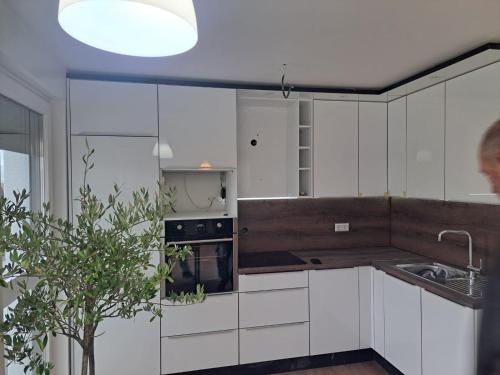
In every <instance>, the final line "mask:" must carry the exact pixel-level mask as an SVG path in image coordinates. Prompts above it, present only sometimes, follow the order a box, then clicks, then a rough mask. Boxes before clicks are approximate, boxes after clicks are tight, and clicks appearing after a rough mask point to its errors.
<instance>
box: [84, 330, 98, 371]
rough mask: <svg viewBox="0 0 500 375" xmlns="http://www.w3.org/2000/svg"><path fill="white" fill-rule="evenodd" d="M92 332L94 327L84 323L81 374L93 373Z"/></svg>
mask: <svg viewBox="0 0 500 375" xmlns="http://www.w3.org/2000/svg"><path fill="white" fill-rule="evenodd" d="M94 333H95V328H94V327H93V326H92V325H86V326H85V327H84V329H83V347H82V349H83V356H82V372H81V375H95V357H94Z"/></svg>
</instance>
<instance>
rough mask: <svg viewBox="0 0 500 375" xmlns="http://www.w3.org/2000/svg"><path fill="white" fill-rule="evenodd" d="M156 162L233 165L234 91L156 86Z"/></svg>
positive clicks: (175, 165) (195, 166) (173, 166)
mask: <svg viewBox="0 0 500 375" xmlns="http://www.w3.org/2000/svg"><path fill="white" fill-rule="evenodd" d="M158 94H159V115H160V166H161V168H164V169H199V168H213V169H232V168H236V159H237V158H236V91H235V90H232V89H218V88H206V87H186V86H166V85H160V86H159V87H158Z"/></svg>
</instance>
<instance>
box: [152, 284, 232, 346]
mask: <svg viewBox="0 0 500 375" xmlns="http://www.w3.org/2000/svg"><path fill="white" fill-rule="evenodd" d="M162 312H163V318H162V325H161V335H162V336H175V335H185V334H190V333H200V332H210V331H223V330H230V329H237V328H238V294H237V293H230V294H217V295H210V296H207V299H206V300H205V301H204V302H202V303H196V304H190V305H185V304H174V305H166V306H163V307H162Z"/></svg>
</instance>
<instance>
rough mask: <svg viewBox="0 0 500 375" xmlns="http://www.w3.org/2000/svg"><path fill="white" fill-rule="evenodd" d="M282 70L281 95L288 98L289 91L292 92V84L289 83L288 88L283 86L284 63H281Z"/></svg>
mask: <svg viewBox="0 0 500 375" xmlns="http://www.w3.org/2000/svg"><path fill="white" fill-rule="evenodd" d="M281 70H282V73H283V74H282V76H281V93H282V94H283V97H284V98H285V99H288V97H289V96H290V93H291V92H292V89H293V85H290V86H289V87H288V89H287V88H286V87H285V86H286V84H285V76H286V64H283V67H282V68H281Z"/></svg>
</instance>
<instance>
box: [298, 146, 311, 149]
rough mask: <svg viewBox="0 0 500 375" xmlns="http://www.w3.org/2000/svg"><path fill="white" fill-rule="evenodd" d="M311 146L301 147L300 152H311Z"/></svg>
mask: <svg viewBox="0 0 500 375" xmlns="http://www.w3.org/2000/svg"><path fill="white" fill-rule="evenodd" d="M310 149H311V146H299V150H310Z"/></svg>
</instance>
